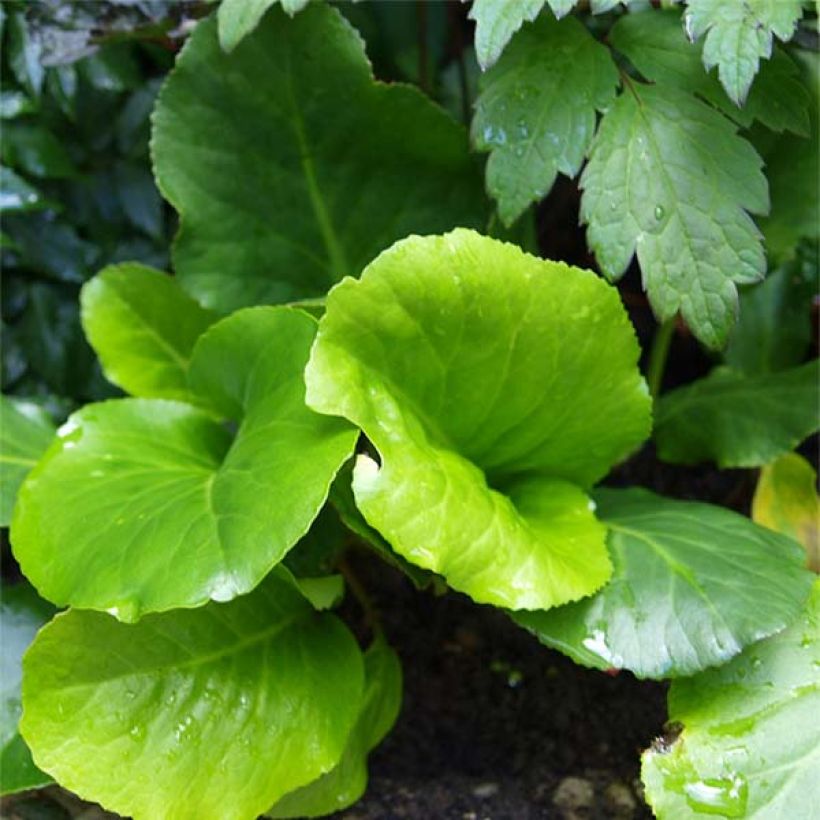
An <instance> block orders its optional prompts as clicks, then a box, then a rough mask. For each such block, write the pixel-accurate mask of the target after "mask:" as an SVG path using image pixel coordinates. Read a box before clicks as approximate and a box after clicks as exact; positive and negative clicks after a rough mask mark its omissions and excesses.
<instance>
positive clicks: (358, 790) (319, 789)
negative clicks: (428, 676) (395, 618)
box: [265, 638, 402, 818]
mask: <svg viewBox="0 0 820 820" xmlns="http://www.w3.org/2000/svg"><path fill="white" fill-rule="evenodd" d="M364 669H365V685H364V695H363V697H362V705H361V710H360V713H359V718H358V720H357V721H356V725H355V726H354V727H353V731H352V732H351V733H350V736H349V738H348V741H347V746H346V747H345V750H344V753H343V754H342V759H341V760H340V761H339V763H338V764H337V765H336V767H335V768H333V769H331V770H330V771H329V772H328V773H327V774H324V775H322V776H321V777H320V778H319V779H318V780H315V781H314V782H313V783H309V784H308V785H307V786H302V788H300V789H297V790H296V791H294V792H291V793H290V794H286V795H285V796H284V797H283V798H282V799H281V800H279V802H278V803H276V805H275V806H273V808H271V809H269V810H268V811H267V812H266V813H265V814H266V816H267V817H275V818H289V817H294V818H295V817H322V816H324V815H326V814H331V813H333V812H336V811H340V810H341V809H344V808H347V807H348V806H351V805H353V803H355V802H356V801H357V800H358V799H359V798H360V797H361V796H362V795H363V794H364V791H365V789H366V788H367V756H368V754H369V752H370V751H371V750H372V749H373V748H375V747H376V746H377V745H378V744H379V743H380V742H381V741H382V739H383V738H384V736H385V735H386V734H387V733H388V732H389V731H390V729H391V728H392V726H393V724H394V723H395V721H396V717H397V716H398V713H399V709H400V707H401V689H402V673H401V663H400V661H399V658H398V656H397V655H396V653H395V652H394V651H393V650H392V649H391V648H390V647H389V646H388V645H387V644H386V643H385V642H384V640H383V639H382V638H377V639H376V641H375V642H374V643H373V645H372V646H371V647H370V648H369V649H368V650H367V652H366V653H365V656H364Z"/></svg>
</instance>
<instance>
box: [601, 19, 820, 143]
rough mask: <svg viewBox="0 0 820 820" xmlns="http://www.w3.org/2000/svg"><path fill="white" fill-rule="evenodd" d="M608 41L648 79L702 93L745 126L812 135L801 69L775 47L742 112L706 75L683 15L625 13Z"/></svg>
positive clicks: (721, 88) (716, 82) (807, 95)
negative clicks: (688, 34) (757, 124)
mask: <svg viewBox="0 0 820 820" xmlns="http://www.w3.org/2000/svg"><path fill="white" fill-rule="evenodd" d="M608 39H609V42H611V43H612V45H613V46H614V47H615V48H616V49H618V51H620V52H621V53H622V54H624V55H626V56H627V57H628V58H629V61H630V62H631V63H632V65H634V66H635V68H637V69H638V70H639V71H640V72H641V74H642V75H643V76H644V77H645V78H646V79H647V80H650V81H651V82H654V83H658V84H659V85H661V86H665V87H672V88H677V89H679V90H681V91H688V92H689V93H691V94H697V95H698V96H699V97H702V98H703V99H704V100H706V101H707V102H709V103H711V104H712V105H714V106H715V107H716V108H718V109H719V110H720V111H722V112H723V113H724V114H726V116H728V117H730V118H731V119H733V120H734V121H735V122H737V123H739V124H740V125H742V126H744V127H748V126H750V125H751V124H752V122H754V121H755V120H759V121H760V122H761V123H763V124H764V125H765V126H767V127H768V128H771V129H772V130H775V131H783V130H789V131H793V132H794V133H796V134H802V135H805V134H806V133H807V132H808V127H809V120H808V115H807V107H808V104H809V99H810V98H809V94H808V93H807V90H806V88H805V86H804V84H803V83H802V82H801V79H800V76H799V72H798V69H797V66H796V65H795V64H794V62H793V61H792V59H791V58H790V57H789V56H788V55H787V54H786V53H785V52H784V51H783V50H782V49H777V48H776V49H774V51H773V53H772V59H771V60H769V61H767V62H766V63H765V64H764V65H763V66H762V67H761V70H760V74H759V76H758V78H757V81H756V82H755V84H754V86H753V87H752V89H751V91H750V92H749V96H748V98H747V99H746V101H745V104H744V105H743V107H742V108H739V107H738V106H737V105H736V104H735V103H734V102H733V101H732V100H731V99H729V97H728V95H727V94H726V92H725V91H724V89H723V87H722V86H721V84H720V81H719V80H718V78H717V77H716V76H715V75H714V74H710V73H707V72H705V71H704V69H703V65H702V62H701V55H702V48H701V46H700V45H699V44H697V43H693V42H692V41H691V40H689V39H687V37H686V35H685V33H684V30H683V26H682V24H681V16H680V14H679V13H678V12H676V11H672V10H668V11H654V10H653V11H644V12H637V13H635V14H626V15H624V16H623V17H621V18H620V19H619V20H618V21H617V22H616V23H615V25H614V26H613V27H612V30H611V31H610V33H609V35H608Z"/></svg>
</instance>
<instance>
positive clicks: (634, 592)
mask: <svg viewBox="0 0 820 820" xmlns="http://www.w3.org/2000/svg"><path fill="white" fill-rule="evenodd" d="M594 498H595V501H596V502H597V504H598V516H599V518H600V519H601V520H602V521H603V522H604V523H605V524H606V525H607V527H609V540H608V545H609V551H610V554H611V556H612V563H613V565H614V572H613V576H612V580H611V581H610V582H609V583H608V584H607V585H606V586H605V587H604V588H603V589H602V590H601V591H600V592H598V593H597V594H596V595H594V596H593V597H591V598H585V599H584V600H582V601H578V602H577V603H573V604H568V605H567V606H563V607H559V608H557V609H552V610H550V611H549V612H527V613H519V614H517V615H516V616H515V619H516V621H517V622H518V623H520V624H521V625H522V626H524V627H526V628H528V629H530V630H531V631H532V632H533V633H534V634H535V635H536V637H538V638H539V640H541V641H542V642H543V643H545V644H547V645H548V646H551V647H553V648H555V649H559V650H560V651H562V652H564V653H565V654H567V655H569V656H570V657H571V658H572V659H573V660H574V661H576V662H578V663H581V664H583V665H585V666H592V667H594V668H597V669H610V668H615V669H629V670H630V671H632V672H634V673H635V675H637V676H638V677H641V678H665V677H677V676H681V675H692V674H694V673H695V672H699V671H700V670H702V669H704V668H705V667H707V666H716V665H718V664H721V663H725V662H726V661H727V660H728V659H729V658H731V657H733V656H734V655H737V654H738V653H739V652H740V651H741V650H742V649H743V647H744V646H746V645H747V644H749V643H752V642H753V641H756V640H760V638H762V637H765V636H767V635H771V634H773V633H774V632H777V631H778V630H780V629H782V628H783V627H784V626H786V625H788V624H789V623H791V622H792V620H794V618H795V617H796V615H797V614H798V612H799V611H800V607H801V605H802V604H803V602H804V601H805V598H806V595H807V594H808V592H809V588H810V586H811V582H812V576H811V574H810V573H808V572H806V571H805V570H803V569H802V565H803V563H804V560H803V555H802V554H801V553H800V552H799V550H797V549H795V546H796V545H795V544H793V543H790V542H789V540H788V539H786V538H783V537H782V536H779V535H777V534H775V533H772V532H769V531H768V530H766V529H765V528H763V527H759V526H757V525H755V524H754V523H753V522H751V521H749V519H748V518H745V517H744V516H742V515H738V514H737V513H734V512H731V511H730V510H726V509H723V508H721V507H716V506H712V505H710V504H699V503H694V502H686V501H673V500H671V499H667V498H662V497H661V496H657V495H655V494H654V493H650V492H648V491H646V490H641V489H631V490H606V489H601V490H598V491H596V493H595V495H594Z"/></svg>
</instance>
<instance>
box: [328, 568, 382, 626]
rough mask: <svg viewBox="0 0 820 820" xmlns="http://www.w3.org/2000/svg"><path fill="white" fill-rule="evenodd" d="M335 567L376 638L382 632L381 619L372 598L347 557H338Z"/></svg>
mask: <svg viewBox="0 0 820 820" xmlns="http://www.w3.org/2000/svg"><path fill="white" fill-rule="evenodd" d="M336 568H337V569H338V570H339V572H341V574H342V577H343V578H344V579H345V583H346V584H347V586H348V587H349V589H350V591H351V592H352V593H353V597H354V598H355V599H356V601H357V603H358V604H359V606H360V607H361V608H362V612H363V613H364V619H365V621H366V622H367V625H368V626H369V627H370V631H371V632H372V633H373V637H374V638H378V637H379V636H380V635H382V634H383V629H382V620H381V617H380V615H379V611H378V609H376V606H375V604H374V603H373V599H372V598H371V597H370V595H368V594H367V590H366V589H365V588H364V585H363V584H362V582H361V581H360V580H359V578H358V576H357V575H356V573H355V572H354V571H353V568H352V567H351V566H350V564H349V563H348V561H347V558H345V557H342V558H340V559H339V560H338V562H337V563H336Z"/></svg>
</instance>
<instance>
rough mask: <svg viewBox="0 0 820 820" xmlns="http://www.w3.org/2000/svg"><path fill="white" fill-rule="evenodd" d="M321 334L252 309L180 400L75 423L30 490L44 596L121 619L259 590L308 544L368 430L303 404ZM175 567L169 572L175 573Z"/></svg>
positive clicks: (287, 315) (33, 553) (196, 361)
mask: <svg viewBox="0 0 820 820" xmlns="http://www.w3.org/2000/svg"><path fill="white" fill-rule="evenodd" d="M315 332H316V322H315V321H314V320H313V319H311V318H310V317H309V316H307V315H306V314H304V313H301V312H300V311H295V310H292V309H290V308H250V309H248V310H244V311H240V312H239V313H236V314H234V315H233V316H230V317H228V318H227V319H224V320H222V321H221V322H219V323H217V324H216V325H214V326H213V327H212V328H211V329H210V330H209V331H208V332H207V333H205V334H204V335H203V336H202V337H201V338H200V340H199V342H198V343H197V346H196V348H195V350H194V353H193V358H192V362H191V366H190V372H189V378H190V384H191V388H192V390H193V391H194V392H195V393H196V394H197V395H199V396H202V397H203V398H205V399H207V400H208V401H209V402H210V403H211V405H212V406H215V407H216V408H217V409H219V410H220V411H221V412H222V413H223V414H224V415H225V416H226V417H228V418H231V419H233V420H235V421H237V422H239V428H238V431H237V433H236V435H235V437H233V438H232V437H231V434H230V433H229V431H228V430H227V429H226V427H224V426H223V425H222V424H220V423H219V422H218V421H216V420H215V419H214V418H213V416H211V415H209V414H207V413H205V412H204V411H202V410H199V409H197V408H195V407H192V406H191V405H188V404H183V403H181V402H173V401H166V400H162V399H121V400H115V401H110V402H104V403H102V404H92V405H87V406H86V407H84V408H83V409H82V410H80V411H79V412H77V413H75V414H74V415H73V416H71V418H70V419H69V421H68V422H67V424H66V425H64V426H63V427H62V428H61V430H60V433H59V437H58V439H57V440H56V442H55V443H54V444H53V445H52V447H51V448H50V450H49V451H48V452H47V453H46V455H45V456H44V457H43V459H42V461H41V462H40V463H39V464H38V466H37V467H36V468H35V469H34V470H33V471H32V472H31V473H30V474H29V476H28V478H27V480H26V482H25V483H24V485H23V487H22V488H21V492H20V496H19V501H18V504H17V507H16V510H15V517H14V521H13V522H12V532H11V540H12V544H13V549H14V553H15V555H16V557H17V560H18V561H19V562H20V564H21V566H22V567H23V571H24V572H25V574H26V576H27V577H28V578H29V579H30V580H31V581H32V583H33V584H34V585H35V586H36V587H37V589H38V590H39V592H40V593H41V594H42V595H43V596H44V597H46V598H48V599H49V600H51V601H53V602H55V603H58V604H71V605H73V606H78V607H83V608H88V609H109V610H111V611H113V612H115V613H116V615H117V617H118V618H120V619H122V620H134V619H136V618H138V617H139V616H140V614H141V613H143V612H155V611H164V610H167V609H173V608H175V607H191V606H199V605H201V604H203V603H205V602H206V601H207V600H208V599H209V598H210V599H214V600H218V601H224V600H229V599H231V598H233V597H234V596H236V595H240V594H242V593H245V592H248V591H249V590H251V589H253V587H254V586H255V585H256V584H258V583H259V581H260V580H261V579H262V577H263V576H264V575H265V574H266V573H267V572H268V571H269V570H270V569H271V567H272V566H274V565H275V564H276V563H277V562H278V561H280V560H281V559H282V558H283V557H284V555H285V553H286V552H287V551H288V550H289V549H290V548H291V547H292V546H293V545H294V544H295V543H296V542H297V541H298V540H299V538H300V537H301V536H302V535H304V534H305V532H306V531H307V530H308V528H309V526H310V524H311V522H312V521H313V519H314V518H315V517H316V515H317V514H318V512H319V510H320V509H321V507H322V504H323V503H324V501H325V499H326V497H327V494H328V490H329V487H330V484H331V482H332V481H333V477H334V476H335V474H336V471H337V470H338V469H339V467H340V466H341V465H342V464H343V463H344V461H345V460H346V459H347V458H348V457H349V455H350V453H351V451H352V449H353V446H354V444H355V440H356V432H355V430H353V429H352V428H351V427H350V426H349V425H347V424H344V423H342V422H340V421H338V420H332V419H327V418H322V417H321V416H319V415H317V414H315V413H313V412H312V411H310V410H309V409H308V408H307V407H306V406H305V404H304V381H303V369H304V366H305V363H306V362H307V358H308V353H309V349H310V345H311V343H312V341H313V338H314V334H315ZM171 570H173V571H171Z"/></svg>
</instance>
